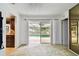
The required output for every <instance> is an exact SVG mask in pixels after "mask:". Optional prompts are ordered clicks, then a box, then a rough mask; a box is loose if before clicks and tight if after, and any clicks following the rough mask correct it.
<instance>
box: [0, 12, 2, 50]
mask: <svg viewBox="0 0 79 59" xmlns="http://www.w3.org/2000/svg"><path fill="white" fill-rule="evenodd" d="M2 21H3V17H2V13H1V12H0V49H2V48H3V47H2V44H3V38H2V37H3V36H2V35H3V34H2V33H3V31H2Z"/></svg>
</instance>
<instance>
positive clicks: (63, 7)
mask: <svg viewBox="0 0 79 59" xmlns="http://www.w3.org/2000/svg"><path fill="white" fill-rule="evenodd" d="M9 5H10V6H11V7H12V8H14V9H16V10H17V12H18V13H20V14H23V15H42V16H43V15H44V16H45V15H52V16H59V15H61V14H63V13H65V12H66V11H67V10H68V9H70V8H71V7H73V6H74V5H76V4H75V3H10V4H9Z"/></svg>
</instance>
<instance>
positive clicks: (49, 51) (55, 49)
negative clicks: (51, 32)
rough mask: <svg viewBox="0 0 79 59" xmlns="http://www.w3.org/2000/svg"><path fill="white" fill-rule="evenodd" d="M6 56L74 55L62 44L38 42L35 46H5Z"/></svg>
mask: <svg viewBox="0 0 79 59" xmlns="http://www.w3.org/2000/svg"><path fill="white" fill-rule="evenodd" d="M5 51H6V54H5V55H7V56H76V54H74V53H73V52H71V51H70V50H69V49H67V48H65V47H63V46H62V45H49V44H40V45H37V46H31V47H30V46H22V47H19V48H17V49H14V48H11V50H10V48H7V49H6V50H5Z"/></svg>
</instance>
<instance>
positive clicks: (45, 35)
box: [40, 23, 51, 43]
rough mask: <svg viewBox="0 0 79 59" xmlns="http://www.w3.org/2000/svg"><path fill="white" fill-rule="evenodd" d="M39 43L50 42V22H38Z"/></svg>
mask: <svg viewBox="0 0 79 59" xmlns="http://www.w3.org/2000/svg"><path fill="white" fill-rule="evenodd" d="M40 40H41V43H50V40H51V39H50V23H40Z"/></svg>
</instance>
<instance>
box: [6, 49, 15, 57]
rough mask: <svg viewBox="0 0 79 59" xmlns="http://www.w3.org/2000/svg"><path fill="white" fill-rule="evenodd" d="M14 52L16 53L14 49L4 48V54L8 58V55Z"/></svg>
mask: <svg viewBox="0 0 79 59" xmlns="http://www.w3.org/2000/svg"><path fill="white" fill-rule="evenodd" d="M15 51H16V49H15V48H6V49H5V54H6V55H7V56H8V55H10V54H11V53H13V52H15Z"/></svg>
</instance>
